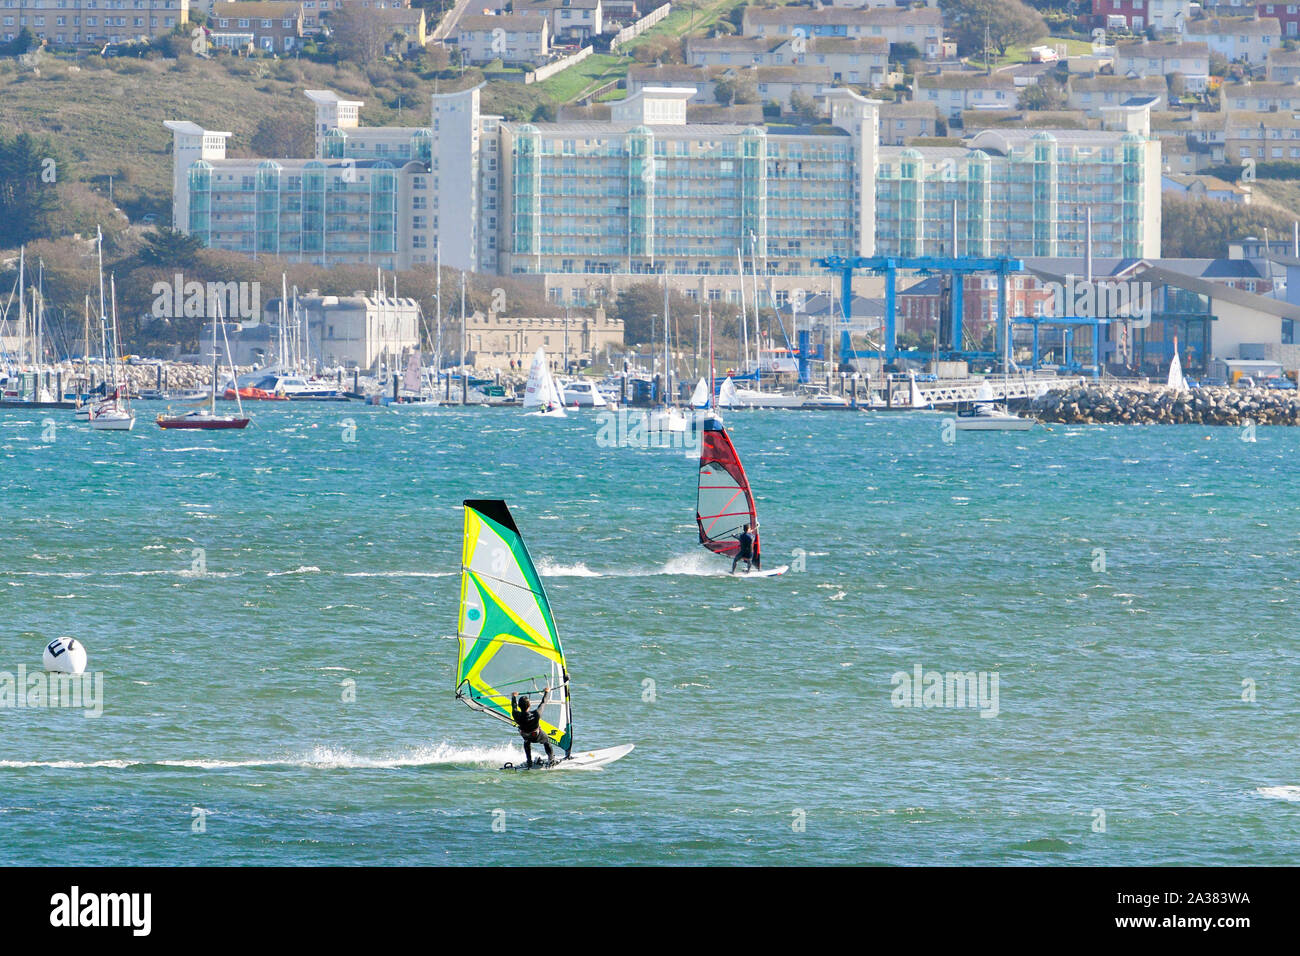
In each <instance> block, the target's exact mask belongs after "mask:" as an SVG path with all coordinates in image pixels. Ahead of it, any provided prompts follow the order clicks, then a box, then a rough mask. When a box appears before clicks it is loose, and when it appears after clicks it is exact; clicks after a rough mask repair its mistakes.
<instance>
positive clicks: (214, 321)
mask: <svg viewBox="0 0 1300 956" xmlns="http://www.w3.org/2000/svg"><path fill="white" fill-rule="evenodd" d="M220 321H221V305H220V303H218V304H217V314H216V315H214V316H213V317H212V399H211V401H210V403H209V404H210V405H211V408H212V417H213V418H216V417H217V375H218V373H219V369H220V366H219V365H218V364H217V323H218V322H220ZM236 391H238V389H236Z"/></svg>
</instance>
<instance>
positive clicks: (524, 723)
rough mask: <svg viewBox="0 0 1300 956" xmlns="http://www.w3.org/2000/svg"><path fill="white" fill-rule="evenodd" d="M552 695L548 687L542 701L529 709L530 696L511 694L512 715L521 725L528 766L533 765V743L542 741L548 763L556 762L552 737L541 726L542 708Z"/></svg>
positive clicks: (520, 733)
mask: <svg viewBox="0 0 1300 956" xmlns="http://www.w3.org/2000/svg"><path fill="white" fill-rule="evenodd" d="M550 696H551V689H550V688H549V687H548V688H546V690H545V691H544V692H543V693H542V702H541V703H540V704H538V705H537V706H536V707H534V708H533V709H532V710H529V709H528V698H527V697H520V696H519V695H518V694H517V693H514V694H511V695H510V716H511V717H513V718H514V719H515V724H516V725H518V727H519V736H520V737H523V738H524V756H525V757H526V758H527V759H528V766H529V767H531V766H532V765H533V744H536V743H540V744H541V745H542V746H544V747H545V748H546V763H547V765H548V766H549V765H550V764H553V763H555V752H554V751H553V750H552V749H551V738H550V737H548V736H546V733H545V732H544V731H543V730H542V728H541V722H542V718H541V713H542V708H543V707H545V706H546V701H547V699H549V698H550Z"/></svg>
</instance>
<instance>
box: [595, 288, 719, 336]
mask: <svg viewBox="0 0 1300 956" xmlns="http://www.w3.org/2000/svg"><path fill="white" fill-rule="evenodd" d="M610 311H611V313H612V314H613V316H614V317H615V318H619V319H622V320H623V341H624V342H626V343H628V344H629V345H634V344H637V345H647V344H652V343H654V342H658V343H660V344H661V345H662V344H663V337H664V325H663V322H664V290H663V286H661V285H660V284H659V283H658V282H640V283H637V284H636V285H633V286H628V287H627V288H626V289H624V290H623V291H622V292H620V293H619V294H618V298H617V299H616V300H615V301H614V304H613V306H612V308H611V310H610ZM699 311H700V303H698V302H693V301H691V300H690V299H688V298H686V296H684V295H682V294H681V293H679V292H670V293H669V295H668V314H669V316H670V317H671V318H672V320H673V324H674V325H677V326H680V327H681V328H685V323H686V317H687V316H691V317H692V318H691V322H692V323H693V322H694V321H695V320H694V315H695V313H696V312H699ZM692 334H694V329H693V328H692Z"/></svg>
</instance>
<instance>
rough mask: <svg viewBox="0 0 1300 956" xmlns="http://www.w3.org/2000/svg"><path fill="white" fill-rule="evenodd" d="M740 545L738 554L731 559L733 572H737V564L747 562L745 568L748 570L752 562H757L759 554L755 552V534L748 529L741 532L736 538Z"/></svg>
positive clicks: (737, 550)
mask: <svg viewBox="0 0 1300 956" xmlns="http://www.w3.org/2000/svg"><path fill="white" fill-rule="evenodd" d="M736 540H737V541H738V542H739V544H740V546H739V547H738V548H737V549H736V556H735V557H734V558H733V559H732V561H731V573H732V574H735V573H736V564H737V563H738V562H741V561H744V562H745V570H746V571H748V570H749V567H750V565H751V564H752V563H756V562H757V558H758V556H757V555H756V554H754V536H753V535H752V534H751V533H750V532H748V531H742V532H740V536H739V537H738V538H737V539H736Z"/></svg>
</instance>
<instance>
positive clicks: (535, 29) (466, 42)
mask: <svg viewBox="0 0 1300 956" xmlns="http://www.w3.org/2000/svg"><path fill="white" fill-rule="evenodd" d="M456 28H457V30H458V31H459V33H458V46H459V48H460V53H461V57H462V58H463V60H464V62H465V63H466V64H468V65H470V66H477V65H479V64H483V63H491V62H492V61H493V60H502V61H504V62H506V63H539V62H541V61H543V60H545V59H546V57H547V55H548V54H549V53H550V49H551V22H550V18H548V17H546V16H543V15H542V14H537V13H503V14H498V15H495V16H484V15H475V16H465V17H461V18H460V21H459V22H458V23H457V25H456Z"/></svg>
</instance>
